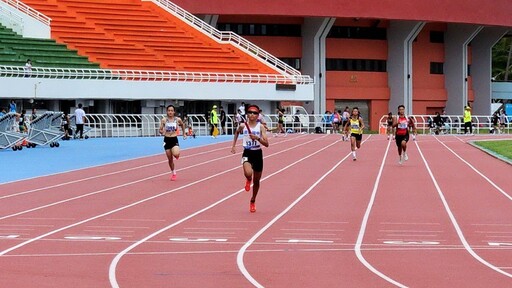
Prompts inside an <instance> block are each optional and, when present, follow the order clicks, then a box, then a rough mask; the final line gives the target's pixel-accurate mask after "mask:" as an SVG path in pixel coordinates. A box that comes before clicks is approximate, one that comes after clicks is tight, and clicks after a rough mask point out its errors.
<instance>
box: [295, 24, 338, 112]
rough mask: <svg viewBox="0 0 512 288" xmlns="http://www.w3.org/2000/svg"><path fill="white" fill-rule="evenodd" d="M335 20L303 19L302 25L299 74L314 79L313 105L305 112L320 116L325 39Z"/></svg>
mask: <svg viewBox="0 0 512 288" xmlns="http://www.w3.org/2000/svg"><path fill="white" fill-rule="evenodd" d="M335 20H336V18H305V19H304V24H303V25H302V63H301V66H302V67H301V72H302V74H305V75H310V76H311V77H312V78H313V79H315V85H314V88H313V90H314V98H313V99H314V100H313V103H311V104H309V105H305V106H306V107H305V108H306V111H308V112H311V111H314V113H315V114H321V113H324V111H325V99H326V93H325V91H326V78H325V38H326V37H327V34H328V33H329V30H331V27H332V26H333V25H334V21H335Z"/></svg>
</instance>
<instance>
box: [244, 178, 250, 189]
mask: <svg viewBox="0 0 512 288" xmlns="http://www.w3.org/2000/svg"><path fill="white" fill-rule="evenodd" d="M249 190H251V180H245V191H249Z"/></svg>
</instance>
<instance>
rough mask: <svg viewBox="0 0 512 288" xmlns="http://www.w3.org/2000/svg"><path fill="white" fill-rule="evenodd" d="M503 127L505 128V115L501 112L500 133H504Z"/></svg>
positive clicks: (503, 111)
mask: <svg viewBox="0 0 512 288" xmlns="http://www.w3.org/2000/svg"><path fill="white" fill-rule="evenodd" d="M505 126H507V113H505V110H501V113H500V133H505Z"/></svg>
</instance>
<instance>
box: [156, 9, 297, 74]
mask: <svg viewBox="0 0 512 288" xmlns="http://www.w3.org/2000/svg"><path fill="white" fill-rule="evenodd" d="M146 1H152V2H155V3H156V5H158V6H160V7H162V8H163V9H165V10H166V11H168V12H169V13H171V14H173V15H175V16H176V17H178V18H180V19H181V20H183V21H185V22H187V23H189V24H190V25H192V27H195V28H196V29H198V30H201V31H203V32H204V33H205V34H206V35H209V36H210V37H212V38H213V39H214V40H217V41H219V42H225V43H230V44H232V45H234V46H236V47H238V48H240V49H242V50H244V51H246V52H247V54H248V55H250V56H253V57H255V58H256V59H258V60H260V61H262V62H264V63H265V64H267V65H270V66H272V67H273V68H274V69H277V70H279V71H281V72H283V73H285V74H289V75H295V76H298V75H301V73H300V72H299V71H298V70H296V69H294V68H293V67H291V66H290V65H288V64H286V63H284V62H283V61H281V60H279V59H278V58H276V57H275V56H273V55H272V54H270V53H268V52H266V51H265V50H263V49H261V48H260V47H258V46H257V45H255V44H253V43H251V42H250V41H248V40H247V39H245V38H243V37H240V36H239V35H237V34H236V33H233V32H224V31H219V30H217V29H215V28H213V27H212V26H211V25H209V24H208V23H206V22H204V21H203V20H201V19H199V18H197V17H196V16H194V15H193V14H191V13H189V12H187V11H186V10H184V9H182V8H181V7H179V6H178V5H176V4H174V3H172V2H169V1H167V0H146Z"/></svg>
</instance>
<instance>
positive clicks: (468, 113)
mask: <svg viewBox="0 0 512 288" xmlns="http://www.w3.org/2000/svg"><path fill="white" fill-rule="evenodd" d="M463 120H464V134H467V133H468V128H469V134H470V135H473V125H472V123H471V107H469V106H466V107H465V108H464V118H463Z"/></svg>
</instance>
